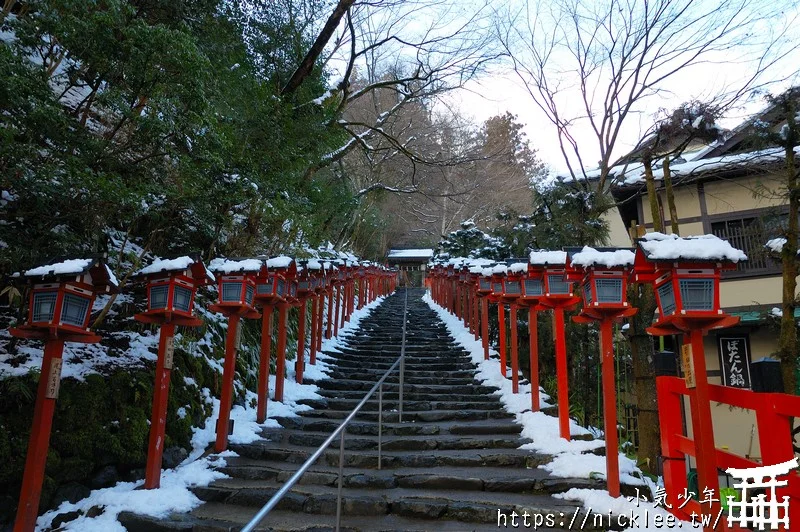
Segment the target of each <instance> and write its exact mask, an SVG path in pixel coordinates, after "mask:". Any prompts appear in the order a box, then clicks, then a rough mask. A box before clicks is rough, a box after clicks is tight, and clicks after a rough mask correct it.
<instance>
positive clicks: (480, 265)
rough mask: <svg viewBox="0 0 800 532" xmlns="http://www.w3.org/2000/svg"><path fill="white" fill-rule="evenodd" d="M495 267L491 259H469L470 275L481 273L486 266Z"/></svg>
mask: <svg viewBox="0 0 800 532" xmlns="http://www.w3.org/2000/svg"><path fill="white" fill-rule="evenodd" d="M489 265H494V261H493V260H491V259H483V258H477V259H468V260H467V266H468V267H469V273H481V272H482V271H483V269H484V268H485V267H486V266H489Z"/></svg>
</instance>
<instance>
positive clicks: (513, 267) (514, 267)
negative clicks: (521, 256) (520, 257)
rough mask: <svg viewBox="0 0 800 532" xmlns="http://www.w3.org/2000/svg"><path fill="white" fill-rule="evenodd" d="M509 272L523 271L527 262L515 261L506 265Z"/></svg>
mask: <svg viewBox="0 0 800 532" xmlns="http://www.w3.org/2000/svg"><path fill="white" fill-rule="evenodd" d="M508 269H509V271H510V272H511V273H525V272H527V271H528V263H527V262H515V263H513V264H511V265H510V266H509V267H508Z"/></svg>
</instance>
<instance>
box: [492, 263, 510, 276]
mask: <svg viewBox="0 0 800 532" xmlns="http://www.w3.org/2000/svg"><path fill="white" fill-rule="evenodd" d="M492 273H503V274H505V273H508V266H506V265H505V264H498V265H496V266H495V267H494V268H492Z"/></svg>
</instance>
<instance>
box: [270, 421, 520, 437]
mask: <svg viewBox="0 0 800 532" xmlns="http://www.w3.org/2000/svg"><path fill="white" fill-rule="evenodd" d="M275 419H276V421H278V423H280V424H281V426H283V427H286V428H287V429H295V430H303V431H308V432H322V433H325V434H331V433H332V432H333V431H334V430H336V429H337V428H338V427H339V422H338V421H337V420H328V419H314V418H310V419H309V418H305V417H280V418H275ZM345 431H346V432H347V434H356V435H369V436H377V435H378V424H377V423H366V422H357V421H354V422H351V423H350V424H349V425H348V426H347V428H346V429H345ZM521 431H522V427H520V426H519V425H518V424H516V423H514V422H512V421H506V420H502V419H499V420H487V421H481V422H471V423H463V422H458V421H445V422H440V423H435V424H434V423H384V424H383V434H384V436H390V435H396V436H411V435H422V436H433V435H437V434H515V435H518V434H519V433H520V432H521Z"/></svg>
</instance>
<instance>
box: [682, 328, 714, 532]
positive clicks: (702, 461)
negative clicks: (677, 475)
mask: <svg viewBox="0 0 800 532" xmlns="http://www.w3.org/2000/svg"><path fill="white" fill-rule="evenodd" d="M688 343H689V345H691V349H692V362H693V363H694V374H695V387H694V388H692V389H690V390H689V398H690V402H691V408H692V429H693V431H694V442H695V448H696V458H697V480H698V488H699V489H700V490H703V489H705V488H709V489H711V490H713V493H714V494H715V498H719V477H718V476H717V450H716V446H715V445H714V424H713V422H712V418H711V398H710V397H709V389H708V386H709V385H708V373H707V371H706V355H705V348H704V347H703V331H702V330H700V329H694V330H692V331H690V332H689V342H688ZM707 508H708V514H710V515H711V519H712V522H713V519H714V518H715V517H716V516H717V514H718V513H719V511H720V504H719V503H718V502H714V503H712V504H710V505H709V506H707ZM706 530H712V528H711V527H708V528H706Z"/></svg>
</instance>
